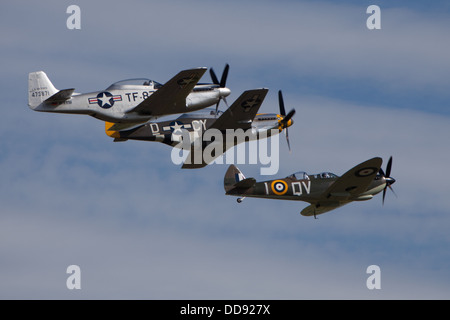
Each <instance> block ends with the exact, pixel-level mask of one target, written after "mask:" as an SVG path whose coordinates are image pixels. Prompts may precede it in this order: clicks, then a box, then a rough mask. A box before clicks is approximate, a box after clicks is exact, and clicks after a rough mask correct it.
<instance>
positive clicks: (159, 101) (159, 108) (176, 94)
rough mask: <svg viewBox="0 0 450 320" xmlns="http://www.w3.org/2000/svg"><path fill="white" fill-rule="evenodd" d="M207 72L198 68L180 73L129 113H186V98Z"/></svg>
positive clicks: (156, 114)
mask: <svg viewBox="0 0 450 320" xmlns="http://www.w3.org/2000/svg"><path fill="white" fill-rule="evenodd" d="M205 71H206V68H196V69H190V70H184V71H181V72H179V73H178V74H177V75H176V76H175V77H173V78H172V79H170V80H169V81H167V82H166V83H165V84H164V85H163V86H162V87H161V88H159V89H158V90H156V91H155V92H154V93H152V94H151V95H150V96H149V97H148V98H147V99H145V100H144V101H142V102H141V103H140V104H138V105H137V106H136V107H135V108H133V109H131V110H130V111H128V113H130V112H137V113H139V114H146V115H152V116H158V115H165V114H175V113H183V112H186V97H187V96H188V94H189V93H191V91H192V89H194V87H195V85H196V84H197V82H198V81H199V80H200V78H201V77H202V76H203V74H204V73H205Z"/></svg>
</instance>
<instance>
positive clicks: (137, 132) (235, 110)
mask: <svg viewBox="0 0 450 320" xmlns="http://www.w3.org/2000/svg"><path fill="white" fill-rule="evenodd" d="M267 92H268V89H254V90H247V91H245V92H243V93H242V94H241V95H240V96H239V98H238V99H236V101H235V102H233V104H232V105H231V106H230V107H229V108H228V109H227V110H226V111H225V112H222V111H216V110H213V109H210V110H206V109H205V110H201V111H196V112H191V113H188V114H183V115H181V116H180V117H177V118H175V119H170V120H166V121H160V122H153V121H150V122H147V123H145V124H141V125H138V126H133V127H130V126H128V125H127V124H117V123H110V122H106V123H105V131H106V134H107V135H108V136H110V137H113V138H114V141H126V140H129V139H130V140H143V141H156V142H161V143H164V144H167V145H169V146H172V147H176V148H182V149H184V150H187V151H188V153H189V154H188V157H187V158H186V160H185V162H184V164H183V166H182V168H184V169H186V168H189V169H194V168H202V167H204V166H206V165H208V164H209V163H211V162H212V161H214V159H216V158H217V157H219V156H221V155H222V154H224V153H225V152H226V151H227V150H228V149H230V148H232V147H234V146H236V145H237V144H239V143H243V142H246V141H251V140H257V139H261V138H267V137H269V136H272V135H275V134H278V133H280V132H281V131H283V130H286V131H285V132H286V139H287V142H288V147H289V135H288V132H287V128H288V127H289V126H291V125H292V124H293V120H292V119H291V118H292V116H293V115H294V113H295V110H294V109H293V110H291V111H290V112H289V113H288V114H286V112H285V108H284V102H283V96H282V93H281V91H279V93H278V98H279V105H280V114H276V113H265V114H257V112H258V110H259V108H260V107H261V104H262V102H263V101H264V98H265V96H266V94H267ZM183 133H185V134H187V135H183ZM208 133H216V134H217V135H216V136H215V138H216V137H219V138H218V139H217V140H215V138H214V139H211V140H209V141H205V140H204V139H203V140H202V138H204V137H205V136H206V135H207V134H208ZM239 134H241V136H239ZM186 138H187V139H186ZM184 139H186V140H187V143H186V140H184ZM206 149H209V150H211V151H212V152H211V153H208V157H204V156H203V155H205V152H204V151H205V150H206ZM197 155H200V157H197ZM197 159H198V161H197Z"/></svg>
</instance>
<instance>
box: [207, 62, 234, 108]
mask: <svg viewBox="0 0 450 320" xmlns="http://www.w3.org/2000/svg"><path fill="white" fill-rule="evenodd" d="M229 69H230V66H229V65H228V63H227V64H226V65H225V68H224V69H223V72H222V77H221V78H220V82H219V80H218V79H217V76H216V74H215V72H214V70H213V68H212V67H211V68H210V69H209V74H210V75H211V79H212V82H213V83H214V84H217V85H219V88H225V85H226V83H227V78H228V70H229ZM222 99H223V101H224V102H225V104H226V105H227V107H228V102H227V99H225V97H224V96H221V97H220V98H219V101H217V104H216V114H217V111H218V109H219V103H220V100H222Z"/></svg>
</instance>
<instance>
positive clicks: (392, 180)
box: [386, 177, 395, 186]
mask: <svg viewBox="0 0 450 320" xmlns="http://www.w3.org/2000/svg"><path fill="white" fill-rule="evenodd" d="M394 182H395V179H394V178H391V177H388V178H386V183H387V184H388V185H389V186H390V185H391V184H393V183H394Z"/></svg>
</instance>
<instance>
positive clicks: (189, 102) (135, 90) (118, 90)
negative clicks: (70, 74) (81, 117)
mask: <svg viewBox="0 0 450 320" xmlns="http://www.w3.org/2000/svg"><path fill="white" fill-rule="evenodd" d="M135 80H139V81H140V82H141V83H140V84H136V83H132V84H130V83H127V82H125V81H119V82H117V83H114V84H112V85H111V86H109V87H108V88H106V89H105V90H102V91H95V92H90V93H83V94H77V93H74V94H73V95H72V97H71V98H70V99H68V100H66V101H62V102H58V103H56V102H53V103H47V102H43V103H41V104H40V105H39V106H37V107H35V108H34V110H36V111H44V112H55V113H71V114H86V115H90V116H92V117H94V118H97V119H100V120H103V121H108V122H115V123H143V122H146V121H149V120H155V119H157V118H159V117H160V115H151V114H150V115H149V114H140V113H136V112H130V110H132V109H133V108H135V107H136V106H137V105H139V104H140V103H141V102H142V101H144V100H145V99H147V98H148V97H149V96H150V95H152V94H153V93H154V92H155V91H156V90H158V89H159V88H160V87H161V86H162V85H161V84H159V83H157V82H156V81H152V80H149V79H135ZM135 80H133V81H135ZM229 94H230V90H229V89H228V88H220V87H219V86H218V85H215V84H197V85H196V86H195V87H194V89H193V90H192V92H191V93H190V94H189V95H188V96H187V97H186V104H185V112H191V111H195V110H199V109H203V108H206V107H208V106H211V105H214V104H216V103H217V102H218V101H219V100H220V98H221V97H225V96H228V95H229ZM168 114H170V113H168Z"/></svg>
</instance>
